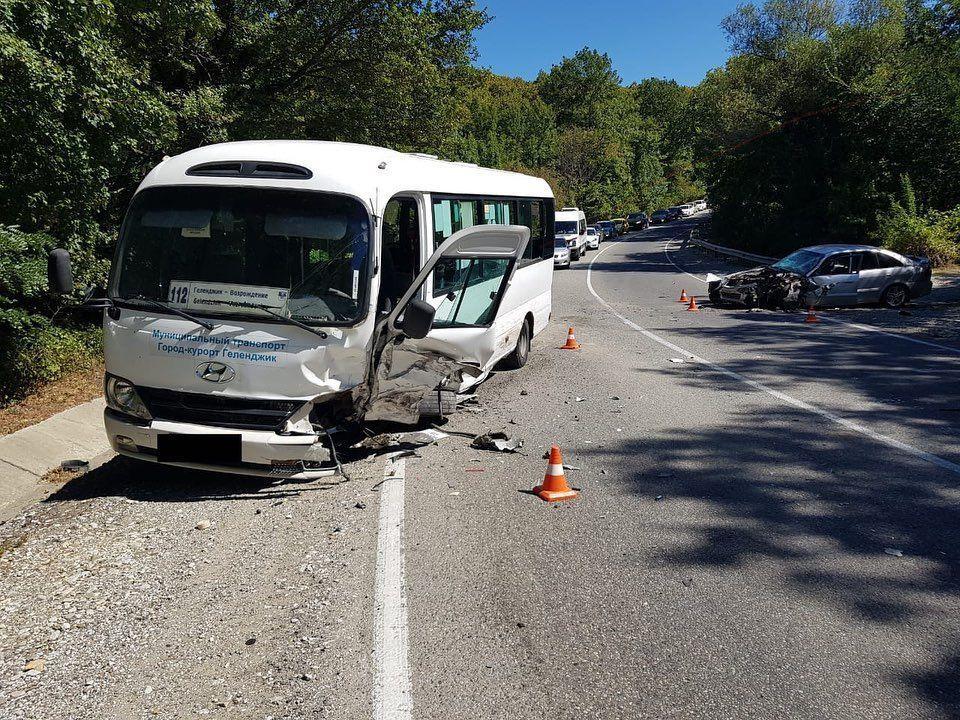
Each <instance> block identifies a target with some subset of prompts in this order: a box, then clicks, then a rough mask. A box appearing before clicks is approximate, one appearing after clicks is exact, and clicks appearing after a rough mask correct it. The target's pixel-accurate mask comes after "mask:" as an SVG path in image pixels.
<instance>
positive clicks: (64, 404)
mask: <svg viewBox="0 0 960 720" xmlns="http://www.w3.org/2000/svg"><path fill="white" fill-rule="evenodd" d="M102 393H103V363H102V362H98V363H96V364H94V365H93V366H92V367H90V368H88V369H84V370H78V371H77V372H73V373H69V374H67V375H65V376H63V377H62V378H60V379H59V380H55V381H53V382H51V383H47V384H46V385H43V386H42V387H41V388H40V389H39V390H37V391H36V392H34V393H32V394H30V395H28V396H27V397H25V398H24V399H23V400H20V401H19V402H15V403H12V404H10V405H7V406H6V407H3V408H0V435H9V434H10V433H12V432H16V431H17V430H21V429H23V428H25V427H29V426H30V425H35V424H36V423H38V422H40V421H41V420H46V419H47V418H48V417H51V416H53V415H56V414H57V413H58V412H62V411H64V410H68V409H69V408H72V407H73V406H74V405H79V404H80V403H84V402H87V401H88V400H93V399H94V398H96V397H99V396H100V395H101V394H102Z"/></svg>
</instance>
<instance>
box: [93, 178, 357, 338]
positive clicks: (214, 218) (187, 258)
mask: <svg viewBox="0 0 960 720" xmlns="http://www.w3.org/2000/svg"><path fill="white" fill-rule="evenodd" d="M368 249H369V221H368V215H367V213H366V211H365V210H364V208H363V206H362V205H361V204H360V203H359V202H358V201H356V200H354V199H351V198H346V197H342V196H337V195H328V194H321V193H307V192H297V191H289V190H270V189H259V188H237V187H233V188H222V187H175V188H174V187H168V188H157V189H152V190H147V191H144V192H143V193H141V194H140V195H138V196H137V197H136V199H135V200H134V202H133V205H132V206H131V208H130V211H129V213H128V214H127V219H126V221H125V222H124V229H123V234H122V237H121V239H120V249H119V253H118V256H117V262H116V263H115V266H114V276H113V278H112V280H111V285H110V287H111V295H112V296H113V297H114V298H116V299H122V298H126V299H128V300H130V301H135V300H136V299H137V298H145V299H149V300H159V301H162V302H165V303H168V304H170V305H171V306H173V307H178V308H181V309H184V310H189V311H190V312H192V313H194V314H200V315H238V314H241V315H256V316H257V317H269V314H268V313H265V312H264V311H263V310H261V309H260V308H257V307H255V306H256V305H263V306H266V307H269V308H271V309H273V310H274V311H277V312H280V313H281V314H282V315H284V316H286V317H293V318H295V319H298V320H300V321H302V322H305V323H309V324H348V323H353V322H355V321H356V320H357V319H359V317H360V316H361V315H362V314H363V307H364V302H365V297H366V278H367V256H368Z"/></svg>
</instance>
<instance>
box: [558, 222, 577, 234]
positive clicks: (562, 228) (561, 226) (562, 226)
mask: <svg viewBox="0 0 960 720" xmlns="http://www.w3.org/2000/svg"><path fill="white" fill-rule="evenodd" d="M555 227H556V231H557V232H558V233H563V234H564V235H576V234H577V221H576V220H557V222H556V225H555Z"/></svg>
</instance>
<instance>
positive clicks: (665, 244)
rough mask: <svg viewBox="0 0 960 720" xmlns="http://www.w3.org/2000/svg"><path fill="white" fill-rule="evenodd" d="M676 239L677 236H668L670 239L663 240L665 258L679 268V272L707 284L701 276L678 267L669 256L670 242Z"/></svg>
mask: <svg viewBox="0 0 960 720" xmlns="http://www.w3.org/2000/svg"><path fill="white" fill-rule="evenodd" d="M676 239H677V238H670V239H668V240H667V242H665V243H664V244H663V254H664V255H665V256H666V257H667V260H669V261H670V264H671V265H673V266H674V267H675V268H676V269H677V270H679V271H680V272H682V273H683V274H684V275H689V276H690V277H692V278H693V279H694V280H696V281H697V282H702V283H703V284H704V285H706V284H707V281H706V280H704V279H703V278H698V277H697V276H696V275H694V274H693V273H688V272H687V271H686V270H684V269H683V268H682V267H680V266H679V265H677V264H676V263H675V262H674V261H673V258H672V257H670V243H672V242H673V241H674V240H676Z"/></svg>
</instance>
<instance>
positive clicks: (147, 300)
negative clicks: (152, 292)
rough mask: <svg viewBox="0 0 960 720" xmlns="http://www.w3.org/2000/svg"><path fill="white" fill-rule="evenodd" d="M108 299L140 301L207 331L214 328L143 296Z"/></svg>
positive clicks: (210, 324)
mask: <svg viewBox="0 0 960 720" xmlns="http://www.w3.org/2000/svg"><path fill="white" fill-rule="evenodd" d="M110 299H111V300H119V301H120V302H130V301H131V300H140V301H142V302H145V303H150V304H151V305H153V306H154V307H156V308H160V309H161V310H163V311H164V312H168V313H170V314H171V315H179V316H180V317H182V318H186V319H187V320H190V321H191V322H195V323H196V324H197V325H199V326H200V327H202V328H205V329H207V330H213V329H214V328H215V327H216V326H215V325H214V324H213V323H208V322H207V321H206V320H201V319H200V318H196V317H194V316H193V315H191V314H190V313H188V312H184V311H183V310H181V309H180V308H176V307H173V306H172V305H167V304H166V303H162V302H160V301H159V300H154V299H153V298H148V297H144V296H143V295H134V296H133V297H117V298H110Z"/></svg>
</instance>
